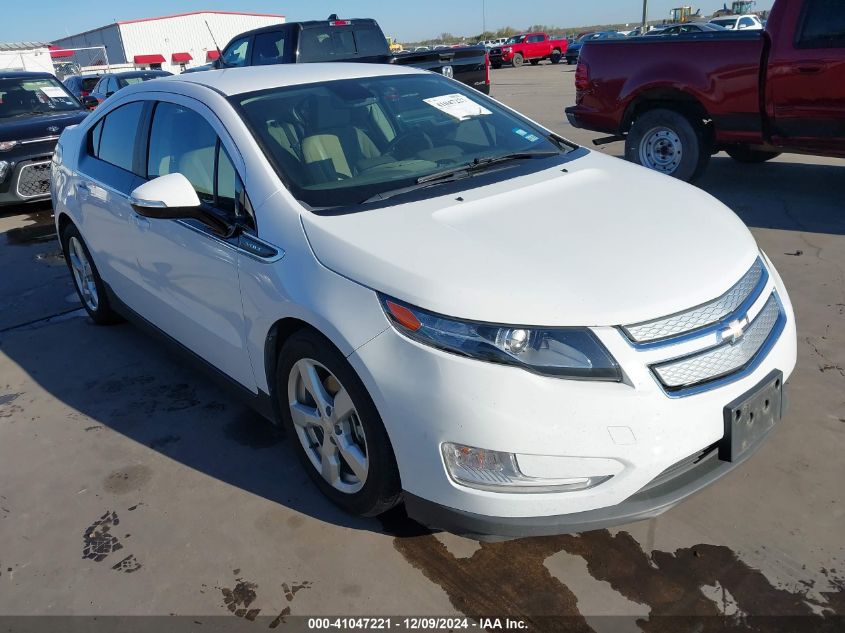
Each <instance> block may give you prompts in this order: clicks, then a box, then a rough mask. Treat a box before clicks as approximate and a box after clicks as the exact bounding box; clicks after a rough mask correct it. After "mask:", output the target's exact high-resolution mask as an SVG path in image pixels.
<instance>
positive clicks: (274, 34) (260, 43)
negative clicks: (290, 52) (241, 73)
mask: <svg viewBox="0 0 845 633" xmlns="http://www.w3.org/2000/svg"><path fill="white" fill-rule="evenodd" d="M284 57H285V32H284V31H271V32H270V33H259V34H258V35H256V36H255V41H254V42H253V44H252V64H253V65H254V66H266V65H268V64H281V63H282V62H284V60H285V59H284Z"/></svg>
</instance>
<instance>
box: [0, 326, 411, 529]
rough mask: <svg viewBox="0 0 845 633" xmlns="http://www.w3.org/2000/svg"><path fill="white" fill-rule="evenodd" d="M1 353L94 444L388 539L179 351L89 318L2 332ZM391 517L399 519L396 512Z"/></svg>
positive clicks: (270, 428)
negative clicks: (157, 457)
mask: <svg viewBox="0 0 845 633" xmlns="http://www.w3.org/2000/svg"><path fill="white" fill-rule="evenodd" d="M79 314H84V313H82V311H81V310H80V311H79ZM0 355H5V356H6V357H7V360H6V361H5V362H11V363H14V364H15V365H17V366H18V367H19V368H20V370H21V371H23V372H25V373H26V374H27V375H28V376H29V378H30V379H31V380H32V381H34V382H35V383H37V387H30V388H29V389H31V390H32V392H34V393H37V391H38V390H39V389H43V390H44V391H45V392H46V393H47V394H49V397H50V398H55V399H56V400H58V401H59V402H60V403H61V405H58V406H56V407H55V411H56V414H57V415H59V416H64V417H65V418H66V422H67V424H73V425H75V426H77V427H78V432H79V433H80V434H85V435H87V436H88V437H90V441H91V443H96V441H97V434H98V433H102V432H104V429H110V430H111V431H114V432H116V433H120V434H121V435H123V436H125V437H126V438H128V439H129V440H132V441H133V442H137V443H138V444H141V445H143V446H145V447H146V450H149V451H150V452H153V451H155V452H157V453H160V454H162V455H165V456H167V457H168V458H170V459H172V460H175V461H177V462H179V463H181V464H183V465H184V466H186V467H188V468H191V469H193V470H195V471H197V472H200V473H203V474H205V475H207V476H208V477H212V478H214V479H217V480H219V481H222V482H225V483H227V484H229V485H231V486H235V487H237V488H240V489H241V490H244V491H246V492H248V493H250V494H253V495H257V496H260V497H263V498H265V499H268V500H270V501H273V502H275V503H278V504H280V505H283V506H285V507H288V508H290V509H291V510H294V511H296V512H299V513H301V514H304V515H307V516H310V517H312V518H314V519H316V520H318V521H322V522H326V523H331V524H335V525H339V526H342V527H347V528H351V529H356V530H365V531H372V532H378V533H384V532H385V529H384V528H383V526H382V523H381V522H380V521H378V520H376V519H363V518H358V517H354V516H351V515H348V514H346V513H344V512H343V511H341V510H339V509H338V508H337V507H336V506H334V505H333V504H332V503H331V502H329V501H328V500H327V499H326V498H325V497H324V496H323V495H322V494H321V493H320V491H319V490H318V489H317V487H316V486H315V485H314V484H313V482H311V480H310V479H309V478H308V476H307V474H306V472H305V470H304V468H303V467H302V465H301V464H300V462H299V460H298V458H297V455H296V453H295V452H294V446H293V444H292V443H291V440H290V439H289V438H287V437H285V434H284V433H282V432H281V431H280V430H279V429H278V428H276V427H275V426H273V425H272V424H271V423H270V422H268V421H267V420H265V419H264V418H263V417H261V416H260V415H259V414H257V413H255V412H254V411H252V410H251V409H250V408H249V407H248V406H246V405H245V404H243V403H242V402H241V401H240V400H239V399H238V398H237V397H235V396H234V394H233V392H230V391H228V390H227V389H226V387H225V386H224V385H222V384H221V383H220V382H219V381H218V380H216V379H214V378H213V377H212V375H211V374H209V373H207V372H205V371H202V370H199V369H197V368H195V366H194V365H193V364H192V363H188V362H186V359H185V357H184V355H183V354H182V353H180V352H178V351H176V350H174V349H172V348H171V347H170V346H169V345H168V344H166V343H163V342H161V341H159V340H158V339H157V338H155V337H150V336H149V335H147V334H146V333H145V332H144V331H142V330H141V329H139V328H137V327H136V326H134V325H131V324H128V323H127V324H120V325H116V326H112V327H98V326H95V325H94V324H93V322H92V321H91V320H90V319H89V318H88V317H87V316H78V318H66V319H59V320H53V321H46V322H43V323H34V324H31V325H28V326H25V327H21V328H17V329H14V330H11V331H5V332H0ZM63 422H64V421H63ZM89 454H90V455H91V456H92V457H93V456H94V455H96V452H95V451H92V452H90V453H89ZM92 466H94V464H92ZM101 474H102V476H103V478H106V476H107V475H108V474H109V473H108V472H103V473H101ZM402 512H403V511H402V510H401V509H400V510H398V516H401V515H402ZM392 516H393V517H394V519H393V520H394V522H395V521H396V517H397V513H396V512H394V513H393V514H392ZM405 520H407V521H410V520H409V519H405ZM393 529H394V530H395V529H396V528H395V527H394V528H393ZM417 531H418V530H417Z"/></svg>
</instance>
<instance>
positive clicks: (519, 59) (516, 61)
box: [511, 53, 525, 68]
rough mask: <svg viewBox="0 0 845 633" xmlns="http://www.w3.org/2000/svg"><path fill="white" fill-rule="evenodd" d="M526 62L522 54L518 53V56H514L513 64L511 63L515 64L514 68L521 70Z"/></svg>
mask: <svg viewBox="0 0 845 633" xmlns="http://www.w3.org/2000/svg"><path fill="white" fill-rule="evenodd" d="M524 61H525V59H524V58H523V57H522V53H517V54H516V55H514V56H513V62H511V63H512V64H513V67H514V68H519V67H520V66H522V63H523V62H524Z"/></svg>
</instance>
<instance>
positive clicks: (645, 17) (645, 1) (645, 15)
mask: <svg viewBox="0 0 845 633" xmlns="http://www.w3.org/2000/svg"><path fill="white" fill-rule="evenodd" d="M647 24H648V0H643V34H644V33H645V29H646V25H647Z"/></svg>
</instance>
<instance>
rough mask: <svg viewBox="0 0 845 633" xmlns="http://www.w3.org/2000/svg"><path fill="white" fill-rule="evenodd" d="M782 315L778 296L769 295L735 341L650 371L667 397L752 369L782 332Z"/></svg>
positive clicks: (775, 294) (658, 366)
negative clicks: (668, 394) (664, 390)
mask: <svg viewBox="0 0 845 633" xmlns="http://www.w3.org/2000/svg"><path fill="white" fill-rule="evenodd" d="M784 319H785V317H784V313H783V309H782V307H781V304H780V300H779V299H778V296H777V293H776V292H772V295H771V296H770V297H769V300H768V301H767V302H766V305H764V306H763V309H762V310H760V312H759V313H758V314H757V316H756V317H754V320H753V321H752V322H751V323H750V324H749V325H748V328H747V329H746V331H745V333H744V334H743V335H742V336H741V338H739V339H738V340H737V341H736V342H732V341H726V342H724V343H721V344H719V345H716V346H715V347H711V348H709V349H706V350H704V351H701V352H696V353H694V354H690V355H689V356H684V357H682V358H676V359H674V360H671V361H667V362H664V363H657V364H655V365H652V366H651V370H652V371H653V372H654V375H655V376H657V379H658V380H659V381H660V383H661V384H662V385H663V387H664V389H666V391H667V392H670V394H677V395H684V394H683V392H685V391H687V390H689V389H692V388H695V387H698V386H699V385H704V384H707V383H712V382H713V381H716V380H718V379H720V378H723V377H726V376H728V375H731V374H736V373H738V372H740V371H741V370H743V369H748V368H749V367H752V366H753V364H754V361H755V360H757V359H758V358H761V357H762V355H763V351H764V349H765V347H767V346H768V344H769V343H770V342H771V341H773V340H775V339H776V338H777V336H778V335H779V334H780V331H781V330H782V329H783V322H784Z"/></svg>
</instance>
